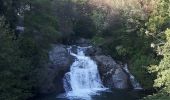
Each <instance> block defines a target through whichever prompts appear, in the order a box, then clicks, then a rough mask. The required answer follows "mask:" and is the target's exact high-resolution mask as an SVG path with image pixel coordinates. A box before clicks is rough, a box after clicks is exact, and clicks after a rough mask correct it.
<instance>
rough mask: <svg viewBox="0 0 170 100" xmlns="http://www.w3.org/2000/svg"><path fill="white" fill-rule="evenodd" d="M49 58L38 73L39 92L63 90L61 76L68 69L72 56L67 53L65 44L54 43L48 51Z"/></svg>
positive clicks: (46, 92)
mask: <svg viewBox="0 0 170 100" xmlns="http://www.w3.org/2000/svg"><path fill="white" fill-rule="evenodd" d="M49 60H50V62H51V63H50V64H48V65H47V66H46V67H45V68H43V69H42V71H41V73H39V74H40V75H39V76H40V77H41V79H40V80H39V84H40V93H45V94H48V93H53V92H60V93H61V92H64V88H63V77H64V74H65V73H66V72H68V71H69V69H70V65H71V64H72V63H73V58H72V57H71V56H70V55H69V53H68V51H67V48H66V46H64V45H55V46H54V47H53V49H52V50H51V51H50V52H49Z"/></svg>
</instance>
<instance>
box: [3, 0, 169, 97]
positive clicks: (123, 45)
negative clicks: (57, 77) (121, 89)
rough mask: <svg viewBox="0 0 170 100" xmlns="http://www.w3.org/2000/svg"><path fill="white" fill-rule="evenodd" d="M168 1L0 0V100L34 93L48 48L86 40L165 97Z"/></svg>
mask: <svg viewBox="0 0 170 100" xmlns="http://www.w3.org/2000/svg"><path fill="white" fill-rule="evenodd" d="M169 28H170V0H0V100H29V99H31V98H33V97H35V96H36V95H37V94H39V92H38V91H39V83H37V80H38V79H39V77H40V76H39V75H38V73H40V69H41V68H42V67H43V66H46V64H47V62H48V50H49V49H50V48H51V44H55V43H63V44H71V43H72V42H74V40H75V39H78V38H88V39H90V40H91V41H92V43H93V44H94V45H96V46H100V47H101V48H103V49H104V51H105V53H106V54H109V55H111V56H112V57H113V58H114V59H116V60H119V61H122V62H125V63H128V64H129V66H130V70H131V72H132V73H133V74H134V75H135V77H136V78H137V80H139V82H140V83H141V85H142V87H143V88H144V89H155V90H156V93H155V94H153V95H151V96H147V97H145V98H143V99H146V100H169V99H170V29H169Z"/></svg>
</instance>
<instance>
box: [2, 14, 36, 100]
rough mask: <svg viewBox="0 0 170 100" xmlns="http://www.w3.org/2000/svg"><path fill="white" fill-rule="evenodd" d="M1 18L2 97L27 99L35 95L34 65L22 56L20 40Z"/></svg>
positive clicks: (11, 99)
mask: <svg viewBox="0 0 170 100" xmlns="http://www.w3.org/2000/svg"><path fill="white" fill-rule="evenodd" d="M4 22H5V19H4V18H3V17H1V18H0V52H1V53H0V80H1V82H0V91H1V93H0V99H1V100H26V99H28V98H29V97H31V96H32V95H33V91H32V88H33V87H34V85H35V83H34V81H33V80H34V79H33V78H32V76H31V75H33V73H32V69H31V68H32V67H33V66H32V65H31V62H29V61H28V59H26V58H24V57H22V56H21V51H20V49H19V46H18V44H19V43H18V41H15V40H13V37H14V34H12V33H13V32H11V31H9V28H8V27H7V25H5V24H4Z"/></svg>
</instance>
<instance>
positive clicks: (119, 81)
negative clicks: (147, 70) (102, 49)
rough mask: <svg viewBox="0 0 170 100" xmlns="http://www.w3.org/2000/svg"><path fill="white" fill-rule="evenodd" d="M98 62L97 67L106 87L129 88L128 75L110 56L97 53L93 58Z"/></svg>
mask: <svg viewBox="0 0 170 100" xmlns="http://www.w3.org/2000/svg"><path fill="white" fill-rule="evenodd" d="M93 59H94V60H95V61H96V63H97V64H98V69H99V72H100V76H101V78H102V82H103V84H104V86H106V87H108V88H118V89H126V88H129V84H128V82H129V76H128V74H126V72H125V71H124V70H123V69H122V68H121V66H120V65H119V64H117V63H116V62H115V61H114V60H113V59H112V57H110V56H105V55H99V56H95V57H94V58H93Z"/></svg>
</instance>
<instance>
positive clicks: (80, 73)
mask: <svg viewBox="0 0 170 100" xmlns="http://www.w3.org/2000/svg"><path fill="white" fill-rule="evenodd" d="M87 48H89V47H77V54H75V53H73V52H72V51H71V48H69V49H68V50H69V52H70V54H71V55H72V56H74V57H76V60H75V62H74V63H73V64H72V65H71V67H70V72H68V73H66V74H65V76H64V78H63V82H64V88H65V91H66V96H67V97H68V98H74V97H75V98H83V99H90V98H91V95H97V94H98V93H97V92H98V91H103V90H106V88H104V86H103V85H102V82H101V80H100V76H99V72H98V69H97V65H96V63H95V62H94V61H93V60H92V59H90V57H87V56H85V54H84V51H85V50H86V49H87Z"/></svg>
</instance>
